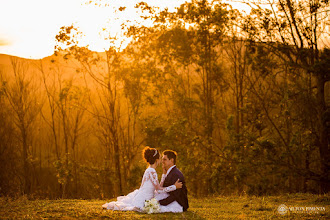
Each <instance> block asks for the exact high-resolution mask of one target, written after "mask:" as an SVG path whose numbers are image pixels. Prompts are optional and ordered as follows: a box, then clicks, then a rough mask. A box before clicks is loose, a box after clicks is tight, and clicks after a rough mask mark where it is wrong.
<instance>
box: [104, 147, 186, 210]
mask: <svg viewBox="0 0 330 220" xmlns="http://www.w3.org/2000/svg"><path fill="white" fill-rule="evenodd" d="M143 156H144V159H145V160H146V162H147V163H148V164H149V167H148V168H147V169H146V170H145V172H144V175H143V178H142V182H141V186H140V188H139V189H136V190H134V191H133V192H131V193H129V194H128V195H126V196H119V197H117V201H114V202H109V203H106V204H104V205H102V207H103V208H105V209H111V210H120V211H142V208H143V206H144V202H145V201H146V200H150V199H152V198H156V199H157V200H158V201H159V200H162V199H164V198H166V197H167V196H168V194H167V193H168V192H171V191H174V190H176V189H179V188H182V183H181V182H179V180H177V181H176V183H175V184H174V185H171V186H168V187H165V188H164V187H163V181H164V180H162V181H161V183H159V181H158V176H157V172H156V167H157V166H158V165H159V164H160V154H159V151H157V150H156V149H155V148H149V147H146V148H144V150H143ZM182 211H183V208H182V206H181V205H180V204H179V203H178V202H177V201H174V202H172V203H170V204H168V205H167V206H162V205H160V212H182Z"/></svg>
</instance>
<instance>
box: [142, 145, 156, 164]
mask: <svg viewBox="0 0 330 220" xmlns="http://www.w3.org/2000/svg"><path fill="white" fill-rule="evenodd" d="M159 155H160V154H159V151H158V150H156V149H155V148H150V147H145V148H144V149H143V157H144V159H145V160H146V161H147V162H148V163H149V164H154V163H155V162H156V160H157V159H159Z"/></svg>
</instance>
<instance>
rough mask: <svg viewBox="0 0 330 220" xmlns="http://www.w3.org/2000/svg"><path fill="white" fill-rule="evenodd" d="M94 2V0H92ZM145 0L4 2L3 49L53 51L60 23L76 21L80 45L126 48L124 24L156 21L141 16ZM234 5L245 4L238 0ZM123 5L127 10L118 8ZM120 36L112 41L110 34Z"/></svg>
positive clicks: (0, 15)
mask: <svg viewBox="0 0 330 220" xmlns="http://www.w3.org/2000/svg"><path fill="white" fill-rule="evenodd" d="M185 1H186V0H166V1H160V0H159V1H155V0H146V1H145V2H147V3H148V4H149V5H150V6H156V7H159V8H161V9H164V8H168V9H169V11H174V10H175V8H176V7H178V6H179V5H180V4H182V3H184V2H185ZM89 2H91V3H89ZM139 2H141V0H122V1H118V0H95V1H85V2H84V1H82V0H70V1H66V0H57V1H44V0H11V1H5V3H4V1H2V2H1V3H0V19H1V20H2V21H6V22H1V23H0V53H3V54H10V55H16V56H20V57H25V58H42V57H45V56H49V55H52V54H53V52H54V46H55V36H56V34H58V32H59V30H60V27H62V26H70V25H71V24H73V25H74V26H75V27H77V28H78V29H79V30H80V31H81V32H82V33H83V35H84V36H83V37H82V39H80V40H79V45H80V46H86V45H88V46H89V48H90V49H91V50H94V51H104V50H105V49H108V48H109V46H115V47H117V48H118V49H123V48H125V47H126V46H127V44H128V43H129V42H130V39H127V38H126V37H124V36H123V33H122V29H121V24H122V23H124V22H129V23H130V24H131V25H136V24H142V25H145V26H150V25H152V24H151V23H150V21H149V23H148V22H147V21H145V20H143V19H142V18H140V13H141V12H140V11H139V10H138V9H136V8H135V5H136V4H137V3H139ZM235 4H236V5H234V7H236V8H237V7H241V6H240V5H239V4H238V3H235ZM120 7H122V9H124V10H118V9H119V8H120ZM109 37H112V38H116V40H115V41H113V42H111V41H109V40H108V39H107V38H109Z"/></svg>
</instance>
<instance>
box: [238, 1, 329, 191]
mask: <svg viewBox="0 0 330 220" xmlns="http://www.w3.org/2000/svg"><path fill="white" fill-rule="evenodd" d="M264 2H265V3H267V4H268V6H269V7H268V8H264V7H262V6H261V5H260V4H261V3H260V2H255V4H254V5H255V6H256V8H254V9H252V11H251V14H250V15H249V16H247V17H246V22H245V25H244V26H243V30H244V31H245V32H246V33H247V35H248V37H249V39H250V40H252V41H255V42H266V44H264V45H265V48H267V49H268V50H269V51H272V52H274V54H276V56H277V57H278V58H279V59H281V60H282V61H283V62H285V63H288V64H289V65H290V68H291V69H292V70H298V69H299V70H300V71H301V72H303V73H304V74H307V75H308V76H309V82H310V85H309V95H310V96H311V97H315V98H316V100H317V101H316V103H314V104H313V103H312V102H311V101H309V106H310V107H312V108H315V110H316V112H317V113H316V115H315V117H316V118H317V120H316V122H317V123H316V124H315V125H314V126H312V127H311V128H310V129H311V130H312V134H313V135H314V137H315V139H314V140H315V142H314V144H315V145H316V146H317V147H318V149H319V156H320V159H321V167H322V171H321V172H320V173H315V172H307V173H304V174H303V175H306V176H308V177H309V178H314V177H316V178H318V179H319V181H320V183H321V191H322V192H328V191H329V188H330V187H329V168H330V166H329V164H330V163H329V158H330V157H329V152H330V151H329V142H328V141H329V140H328V138H327V128H326V126H325V123H324V118H323V117H324V115H325V114H326V112H327V107H326V103H325V98H324V97H325V93H324V86H325V83H326V82H327V81H329V78H330V77H329V73H328V72H326V71H324V70H325V69H327V68H328V67H325V66H323V67H322V68H321V69H322V70H321V69H319V68H317V66H319V64H320V63H323V60H322V59H324V58H322V57H321V56H320V53H321V51H320V42H321V41H322V39H324V38H326V37H327V36H326V35H325V32H324V28H325V26H326V23H325V19H323V17H324V16H326V11H328V9H329V2H328V1H327V0H325V1H314V0H305V1H299V2H296V1H291V0H285V1H284V0H278V1H264ZM250 4H251V2H250ZM324 46H326V45H324ZM323 50H324V51H327V49H326V48H325V49H323ZM325 53H326V52H325ZM323 68H325V69H323ZM295 74H296V71H292V72H291V75H292V76H294V75H295Z"/></svg>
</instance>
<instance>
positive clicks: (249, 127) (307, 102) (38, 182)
mask: <svg viewBox="0 0 330 220" xmlns="http://www.w3.org/2000/svg"><path fill="white" fill-rule="evenodd" d="M254 6H259V5H258V4H255V5H254ZM270 6H272V7H270V9H267V8H264V7H254V9H253V10H252V11H251V13H249V14H244V13H241V12H239V11H237V10H233V9H231V8H230V7H229V5H226V4H223V3H221V2H217V1H214V2H212V3H210V2H209V1H200V0H199V1H195V0H194V1H192V2H188V3H185V4H182V5H181V6H180V7H179V8H178V10H177V11H176V12H173V13H172V12H168V11H167V10H165V11H159V10H158V9H157V8H153V7H149V6H148V5H147V4H146V3H139V4H138V5H137V7H138V8H140V9H141V10H142V11H143V14H144V16H145V15H146V14H147V15H148V16H147V17H146V18H147V19H151V20H153V22H154V26H153V27H145V26H129V27H128V26H127V29H126V32H125V34H126V36H128V37H132V39H133V40H132V42H131V44H130V45H129V46H128V47H127V48H125V49H124V50H123V51H118V50H117V49H116V48H115V47H114V46H110V47H109V49H108V50H106V51H104V53H96V52H93V51H90V50H89V49H88V48H87V47H79V46H77V45H78V39H79V38H78V36H79V34H80V33H79V30H77V29H76V28H75V27H73V26H70V27H63V28H61V31H60V33H59V34H58V35H57V36H56V39H57V42H58V44H57V46H56V48H55V55H54V56H51V57H49V58H45V59H43V60H38V61H27V60H23V59H19V58H11V59H10V63H9V65H7V66H6V67H2V69H1V75H0V76H1V78H0V80H1V84H0V86H1V87H0V103H1V108H0V118H1V120H0V123H1V125H0V159H1V164H0V175H1V176H0V194H1V195H4V196H19V195H22V194H27V195H29V196H31V197H48V198H58V197H63V198H103V197H114V196H118V195H122V194H125V193H128V192H130V191H131V190H132V189H134V188H137V187H138V186H139V184H140V181H141V177H142V175H143V172H144V169H145V167H146V165H145V163H143V162H142V156H141V150H142V148H143V147H144V146H146V145H148V146H151V147H156V148H157V149H160V150H165V149H173V150H175V151H177V152H178V155H179V158H178V167H179V168H180V169H181V170H182V171H183V173H184V174H185V176H186V179H187V185H188V189H189V193H191V194H193V195H197V196H202V195H208V194H232V193H237V194H253V195H264V194H276V193H283V192H312V193H326V192H328V191H329V182H330V181H329V180H330V176H329V173H330V172H329V165H330V164H329V158H330V157H329V156H330V155H329V133H330V132H329V118H330V113H329V104H330V102H329V98H330V97H329V94H330V92H329V91H330V88H329V87H330V86H329V84H328V83H327V82H328V81H329V78H330V77H329V73H330V65H329V63H330V51H329V50H328V49H327V45H326V44H324V43H323V44H320V42H323V41H322V40H323V39H325V38H324V37H326V36H324V35H323V34H324V33H325V32H324V30H325V28H326V23H324V22H325V19H324V16H325V14H326V11H327V9H328V8H329V6H328V1H318V2H317V4H316V3H315V1H309V0H306V1H300V3H299V4H298V3H296V2H295V1H281V0H279V1H276V3H274V4H273V5H270ZM306 13H307V14H306ZM306 15H309V16H306ZM322 16H323V17H322ZM112 40H113V39H111V38H110V39H109V41H110V42H112Z"/></svg>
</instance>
